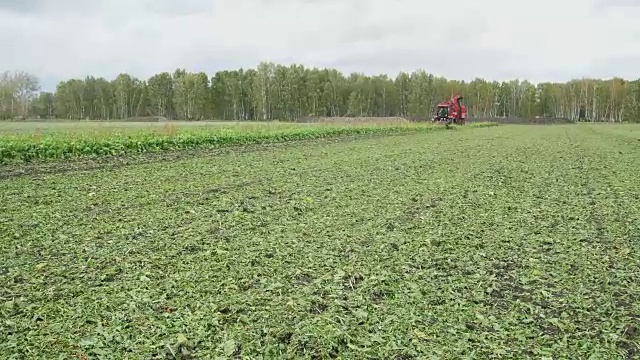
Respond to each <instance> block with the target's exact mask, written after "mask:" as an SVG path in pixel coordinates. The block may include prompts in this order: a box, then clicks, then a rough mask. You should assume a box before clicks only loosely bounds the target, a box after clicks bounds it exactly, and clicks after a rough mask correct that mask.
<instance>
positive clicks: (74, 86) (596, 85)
mask: <svg viewBox="0 0 640 360" xmlns="http://www.w3.org/2000/svg"><path fill="white" fill-rule="evenodd" d="M39 90H40V87H39V85H38V80H37V78H35V77H34V76H33V75H31V74H28V73H26V72H13V73H10V72H5V73H3V74H2V75H1V76H0V118H2V119H11V118H15V117H39V118H63V119H95V120H108V119H128V118H132V117H144V116H162V117H166V118H167V119H181V120H204V119H221V120H289V121H293V120H296V119H299V118H302V117H313V116H325V117H334V116H369V117H376V116H402V117H429V116H430V115H431V114H432V112H433V109H434V106H435V105H437V103H438V102H441V101H443V100H447V99H449V98H451V97H452V96H453V95H454V94H461V95H463V96H464V99H465V100H464V101H465V104H466V105H467V109H468V112H469V116H471V117H478V118H483V117H485V118H495V117H521V118H532V117H538V116H539V117H555V118H568V119H572V120H578V119H579V120H584V121H612V122H616V121H633V122H636V121H640V79H638V80H635V81H626V80H624V79H621V78H613V79H608V80H602V79H590V78H583V79H575V80H571V81H569V82H565V83H559V82H546V83H539V84H533V83H531V82H529V81H527V80H522V81H521V80H519V79H515V80H511V81H502V82H498V81H488V80H485V79H482V78H476V79H474V80H473V81H469V82H465V81H458V80H448V79H446V78H443V77H440V76H435V75H433V74H430V73H427V72H426V71H424V70H417V71H414V72H412V73H406V72H401V73H399V74H398V75H397V76H396V77H395V78H393V77H389V76H387V75H377V76H367V75H364V74H361V73H352V74H349V75H345V74H343V73H342V72H340V71H338V70H336V69H318V68H308V67H304V66H303V65H298V64H294V65H290V66H285V65H279V64H274V63H270V62H262V63H260V64H259V65H258V66H257V67H256V68H255V69H239V70H233V71H229V70H225V71H219V72H217V73H215V74H214V75H213V76H212V77H209V76H208V75H207V74H206V73H204V72H197V73H193V72H187V71H185V70H184V69H178V70H176V71H174V72H173V73H169V72H163V73H160V74H156V75H154V76H152V77H151V78H149V79H146V80H143V79H138V78H136V77H134V76H132V75H129V74H124V73H123V74H120V75H118V76H117V77H116V78H115V79H113V80H107V79H105V78H103V77H97V78H96V77H93V76H88V77H86V78H84V79H69V80H65V81H61V82H60V83H59V84H58V85H57V87H56V89H55V91H54V92H40V91H39Z"/></svg>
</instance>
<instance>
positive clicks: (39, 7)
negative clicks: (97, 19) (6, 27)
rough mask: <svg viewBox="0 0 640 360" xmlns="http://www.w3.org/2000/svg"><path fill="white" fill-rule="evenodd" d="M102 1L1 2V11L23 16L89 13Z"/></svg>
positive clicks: (26, 0)
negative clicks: (72, 12)
mask: <svg viewBox="0 0 640 360" xmlns="http://www.w3.org/2000/svg"><path fill="white" fill-rule="evenodd" d="M101 2H102V0H89V1H86V0H65V1H52V0H0V11H1V10H4V11H8V12H14V13H23V14H47V13H60V12H66V11H74V12H87V11H91V10H92V9H95V8H96V7H99V6H100V5H101V4H100V3H101Z"/></svg>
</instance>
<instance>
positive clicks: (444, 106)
mask: <svg viewBox="0 0 640 360" xmlns="http://www.w3.org/2000/svg"><path fill="white" fill-rule="evenodd" d="M462 99H463V97H462V96H461V95H456V96H454V97H452V98H451V100H447V101H444V102H441V103H440V104H438V106H436V114H435V116H434V117H433V121H434V122H446V123H447V124H450V123H454V124H464V123H465V121H466V120H467V107H466V106H464V105H463V104H462Z"/></svg>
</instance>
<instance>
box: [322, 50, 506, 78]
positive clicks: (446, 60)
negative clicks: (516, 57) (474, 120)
mask: <svg viewBox="0 0 640 360" xmlns="http://www.w3.org/2000/svg"><path fill="white" fill-rule="evenodd" d="M429 50H430V49H424V50H422V51H416V50H415V49H410V48H402V49H398V48H396V49H387V50H375V51H371V52H366V53H360V54H355V55H343V56H339V57H338V58H337V59H335V60H332V61H328V62H326V63H325V64H323V66H329V67H337V68H342V69H345V71H346V72H362V71H363V70H364V69H369V73H371V74H377V73H386V74H389V75H391V76H394V75H396V74H397V72H398V71H399V70H403V71H414V70H416V69H424V70H425V71H427V72H430V73H433V74H437V75H441V76H445V77H448V78H452V79H466V80H472V79H473V78H475V77H476V76H478V77H485V78H509V77H512V75H514V74H512V73H511V71H510V69H509V68H510V55H509V53H508V52H505V51H501V50H478V49H476V50H472V49H464V48H461V49H441V51H438V50H436V51H429ZM398 64H402V69H398ZM489 69H490V72H489V71H488V70H489Z"/></svg>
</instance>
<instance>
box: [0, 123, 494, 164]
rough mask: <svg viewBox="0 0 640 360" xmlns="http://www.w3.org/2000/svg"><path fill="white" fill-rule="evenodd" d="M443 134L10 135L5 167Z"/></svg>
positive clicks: (375, 130)
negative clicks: (319, 140)
mask: <svg viewBox="0 0 640 360" xmlns="http://www.w3.org/2000/svg"><path fill="white" fill-rule="evenodd" d="M488 125H491V124H489V123H475V124H471V125H468V126H471V127H479V126H488ZM440 129H442V127H441V126H434V125H431V124H389V125H384V124H359V125H339V124H338V125H320V124H318V125H308V124H299V125H296V124H286V125H285V124H283V125H274V124H251V125H249V124H247V125H236V126H224V125H222V126H211V127H184V128H176V127H174V126H172V125H168V126H166V127H163V128H160V129H158V128H148V129H144V130H135V129H132V130H128V131H108V132H97V131H93V132H89V131H87V132H50V133H45V134H41V133H30V134H13V135H12V134H4V135H0V164H1V163H11V162H31V161H34V160H48V159H66V158H73V157H96V156H122V155H127V154H138V153H145V152H158V151H166V150H180V149H196V148H200V149H204V148H214V147H220V146H229V145H246V144H256V143H274V142H282V141H290V140H304V139H316V138H325V137H340V136H345V135H368V134H390V133H404V132H418V131H433V130H440Z"/></svg>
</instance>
